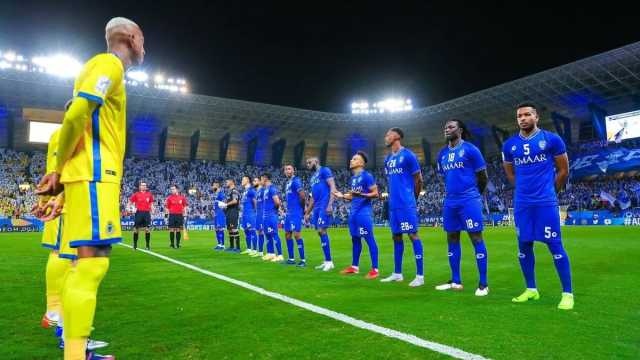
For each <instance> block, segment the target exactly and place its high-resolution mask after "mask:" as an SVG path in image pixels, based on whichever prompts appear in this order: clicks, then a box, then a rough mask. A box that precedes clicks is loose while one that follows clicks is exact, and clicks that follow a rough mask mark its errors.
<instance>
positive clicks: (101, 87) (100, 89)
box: [96, 76, 111, 96]
mask: <svg viewBox="0 0 640 360" xmlns="http://www.w3.org/2000/svg"><path fill="white" fill-rule="evenodd" d="M109 85H111V80H109V77H108V76H100V78H98V81H97V82H96V92H97V93H100V94H102V96H105V95H107V89H109Z"/></svg>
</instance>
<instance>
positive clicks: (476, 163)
mask: <svg viewBox="0 0 640 360" xmlns="http://www.w3.org/2000/svg"><path fill="white" fill-rule="evenodd" d="M469 149H470V150H471V151H469V160H471V166H472V168H473V171H475V172H478V171H482V170H484V169H486V168H487V164H486V163H485V162H484V158H483V157H482V153H481V152H480V150H479V149H478V148H477V147H475V146H470V147H469Z"/></svg>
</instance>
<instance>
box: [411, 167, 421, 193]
mask: <svg viewBox="0 0 640 360" xmlns="http://www.w3.org/2000/svg"><path fill="white" fill-rule="evenodd" d="M420 191H422V172H421V171H418V172H416V173H414V174H413V196H414V197H415V198H416V200H417V199H418V196H420Z"/></svg>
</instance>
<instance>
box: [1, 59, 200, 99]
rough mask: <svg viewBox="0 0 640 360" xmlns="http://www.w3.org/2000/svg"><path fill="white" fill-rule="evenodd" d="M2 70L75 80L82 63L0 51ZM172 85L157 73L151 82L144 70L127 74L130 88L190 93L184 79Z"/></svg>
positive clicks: (126, 80) (173, 80)
mask: <svg viewBox="0 0 640 360" xmlns="http://www.w3.org/2000/svg"><path fill="white" fill-rule="evenodd" d="M0 70H2V71H6V70H8V71H25V72H26V71H29V72H36V73H47V74H50V75H53V76H57V77H61V78H73V77H75V76H77V75H78V74H79V73H80V71H81V70H82V63H80V62H79V61H78V60H76V59H74V58H73V57H72V56H70V55H66V54H57V55H52V56H36V57H33V58H32V59H31V61H30V62H28V61H27V60H26V58H25V57H24V56H22V55H20V54H17V53H16V52H15V51H13V50H6V51H0ZM169 80H170V85H166V84H165V77H164V74H162V73H156V74H155V75H154V76H153V81H151V76H150V75H149V73H148V72H146V71H144V70H137V69H136V70H132V71H129V72H127V74H126V79H125V83H126V84H127V85H130V86H144V87H146V88H150V87H152V88H155V89H159V90H167V91H171V92H180V93H182V94H186V93H188V92H189V87H188V86H187V81H186V80H185V79H184V78H174V77H172V78H169Z"/></svg>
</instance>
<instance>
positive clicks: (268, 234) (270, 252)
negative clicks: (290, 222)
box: [262, 218, 276, 261]
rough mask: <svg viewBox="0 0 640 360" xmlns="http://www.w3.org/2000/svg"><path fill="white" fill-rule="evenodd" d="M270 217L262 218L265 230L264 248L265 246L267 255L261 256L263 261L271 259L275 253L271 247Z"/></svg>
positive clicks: (271, 228)
mask: <svg viewBox="0 0 640 360" xmlns="http://www.w3.org/2000/svg"><path fill="white" fill-rule="evenodd" d="M270 220H271V219H268V218H267V219H264V220H263V223H262V226H263V227H264V231H265V238H266V239H265V241H266V248H267V255H265V256H263V257H262V260H265V261H271V260H273V259H274V258H275V256H276V255H275V254H274V252H275V251H274V248H273V226H272V224H271V221H270Z"/></svg>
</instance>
